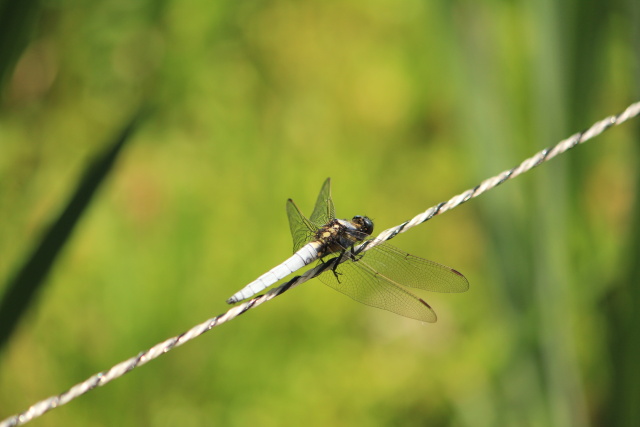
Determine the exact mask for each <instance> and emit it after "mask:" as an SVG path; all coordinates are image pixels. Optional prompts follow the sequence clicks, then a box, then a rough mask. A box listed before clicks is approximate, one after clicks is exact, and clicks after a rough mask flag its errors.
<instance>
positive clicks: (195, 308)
mask: <svg viewBox="0 0 640 427" xmlns="http://www.w3.org/2000/svg"><path fill="white" fill-rule="evenodd" d="M18 3H19V2H10V1H8V0H5V1H4V2H0V6H1V7H0V11H1V13H2V16H1V17H0V22H2V23H10V24H11V25H10V27H9V26H6V25H9V24H6V25H4V24H3V26H0V28H1V30H0V36H1V37H2V40H0V43H1V44H0V46H3V49H0V50H2V52H1V53H2V54H1V55H0V70H1V71H2V74H0V77H2V80H0V83H2V84H3V85H4V86H3V87H2V101H1V104H0V213H1V215H2V221H0V254H1V256H0V274H1V276H0V277H2V281H1V282H0V283H3V285H0V286H5V287H4V288H2V289H0V292H2V293H4V292H6V291H7V288H6V284H8V283H9V280H10V278H11V277H13V276H14V275H15V273H16V270H17V269H18V268H19V267H20V266H21V265H24V264H25V263H26V261H27V259H28V257H29V256H30V255H31V253H32V251H33V248H34V247H36V246H37V244H38V242H40V241H41V239H42V236H43V233H44V232H45V230H47V228H48V226H49V225H50V224H51V223H52V222H53V221H54V220H55V218H56V217H57V216H58V215H59V213H60V211H61V210H62V209H64V205H65V203H66V200H67V199H68V198H69V196H70V194H71V193H72V192H73V189H74V188H75V187H76V186H77V185H78V182H79V180H80V179H81V177H82V171H83V170H84V169H85V167H86V165H87V164H88V163H89V162H90V161H91V159H92V158H94V157H95V155H96V154H97V153H100V152H102V151H103V150H104V149H105V146H106V144H107V143H108V142H109V137H110V136H111V135H114V134H116V133H117V129H119V128H120V127H121V126H122V124H123V123H125V122H126V121H127V120H128V119H129V117H130V116H131V114H132V112H134V111H136V110H137V108H138V107H139V105H141V104H152V105H154V107H155V108H154V115H153V116H152V117H151V118H150V119H149V120H148V121H147V122H146V123H145V125H144V126H143V128H141V129H140V131H139V132H137V133H136V135H135V136H134V137H133V139H132V140H131V141H130V146H129V147H128V149H127V151H126V152H125V153H123V156H122V157H121V158H120V159H119V161H118V163H117V164H116V166H115V169H114V170H113V171H112V173H111V176H110V177H109V179H108V181H107V182H106V185H105V186H104V187H103V188H102V190H101V191H100V192H99V193H98V194H97V198H96V199H95V200H94V202H93V203H92V204H91V206H90V207H89V209H88V210H87V211H86V214H85V215H83V217H82V218H81V221H80V222H79V224H78V226H77V229H76V230H75V232H74V234H73V235H72V238H71V240H70V241H69V243H68V244H67V245H66V247H65V248H64V250H63V252H62V253H61V256H60V257H59V258H58V260H57V262H56V264H55V265H54V267H53V269H52V271H51V273H50V275H49V278H48V281H47V283H46V285H47V286H46V288H45V289H43V290H42V291H41V292H40V294H39V298H38V299H37V300H35V301H34V302H33V303H32V304H31V306H30V309H29V310H28V311H27V315H26V316H23V318H22V319H21V323H20V325H19V327H18V329H17V331H16V333H15V334H14V335H13V336H12V339H11V341H10V342H9V343H8V345H6V346H5V348H4V350H3V352H2V353H1V354H0V419H1V418H4V417H5V416H8V415H10V414H12V413H15V412H18V411H21V410H23V409H25V408H26V407H27V406H29V405H30V404H32V403H34V402H35V401H37V400H39V399H42V398H44V397H46V396H49V395H52V394H56V393H59V392H61V391H63V390H65V389H67V388H68V387H70V386H71V385H73V384H75V383H76V382H78V381H81V380H84V379H85V378H86V377H88V376H89V375H91V374H93V373H95V372H97V371H100V370H102V369H105V368H108V367H110V366H112V365H113V364H115V363H117V362H120V361H121V360H123V359H125V358H127V357H129V356H131V355H133V354H136V353H137V352H138V351H139V350H141V349H145V348H148V347H150V346H152V345H154V344H155V343H157V342H159V341H161V340H163V339H165V338H167V337H169V336H172V335H175V334H178V333H180V332H182V331H184V330H186V329H188V328H189V327H191V326H192V325H193V324H195V323H197V322H200V321H202V320H204V319H206V318H208V317H211V316H212V315H215V314H218V313H221V312H223V311H224V310H225V309H226V306H225V304H224V301H225V299H226V298H228V297H229V296H230V295H231V294H232V293H233V292H235V291H236V290H238V289H240V288H241V287H242V286H243V285H244V284H246V283H247V282H249V281H250V280H252V279H253V278H255V277H257V276H258V275H260V274H261V273H263V272H264V271H266V270H267V269H268V268H270V267H272V266H273V265H275V264H276V263H278V262H280V261H281V260H283V259H284V258H285V257H286V256H287V255H288V254H289V253H290V251H291V242H290V237H289V236H288V226H287V223H286V216H285V210H284V205H285V201H286V199H287V198H288V197H292V198H294V199H295V200H296V202H297V203H298V205H299V206H300V207H301V208H302V209H303V211H304V212H305V213H309V211H310V210H311V208H312V204H313V202H314V199H315V196H316V194H317V191H318V188H319V187H320V184H321V183H322V181H323V179H324V178H326V177H327V176H331V177H332V179H333V197H334V201H335V203H336V207H337V213H338V216H340V217H349V216H352V215H354V214H366V215H369V216H371V217H372V218H373V219H374V220H375V221H376V229H377V231H380V230H383V229H385V228H388V227H390V226H393V225H396V224H398V223H400V222H402V221H404V220H406V219H408V218H410V217H412V216H413V215H415V214H417V213H419V212H421V211H423V210H425V209H427V208H428V207H430V206H432V205H434V204H436V203H438V202H440V201H442V200H446V199H447V198H449V197H450V196H452V195H454V194H457V193H459V192H461V191H463V190H465V189H467V188H469V187H473V186H474V185H476V184H477V183H479V182H480V181H481V180H482V179H484V178H486V177H489V176H492V175H494V174H496V173H498V172H500V171H502V170H504V169H508V168H510V167H512V166H514V165H516V164H518V163H519V162H520V161H522V160H523V159H524V158H525V157H528V156H529V155H531V154H533V153H534V152H536V151H538V150H539V149H541V148H543V147H545V146H549V145H551V144H554V143H556V142H557V141H559V140H561V139H563V138H565V137H567V136H569V135H571V134H572V133H574V132H576V131H579V130H581V129H583V128H585V127H587V126H589V125H591V123H593V122H594V121H596V120H598V119H600V118H602V117H604V116H606V115H609V114H613V113H616V112H619V111H621V110H622V109H623V108H625V107H626V106H627V105H628V104H629V103H630V102H632V101H635V100H637V99H638V98H639V96H638V95H639V90H638V86H637V82H638V79H637V76H638V70H639V69H640V64H639V61H638V58H639V55H640V53H639V49H640V47H639V44H638V40H639V37H638V30H637V29H638V28H640V25H639V24H640V22H638V21H639V18H638V17H639V16H640V11H639V6H638V4H637V2H635V1H633V0H620V1H617V2H605V1H591V2H569V1H560V2H552V1H549V0H545V1H542V2H524V1H519V2H518V1H510V2H508V1H487V2H482V3H478V2H471V1H452V2H450V1H432V2H421V1H417V0H408V1H405V2H401V3H397V2H396V3H391V2H381V1H375V2H321V1H308V2H296V1H286V0H281V1H272V2H264V1H262V2H261V1H253V2H218V3H211V2H205V1H202V0H187V1H183V2H172V1H162V2H152V1H123V0H111V1H105V2H88V1H66V0H59V1H47V0H43V1H41V2H23V3H22V5H23V7H24V9H20V8H19V6H17V5H18ZM16 8H18V10H20V13H17V12H15V11H16ZM4 47H6V49H5V48H4ZM638 126H639V125H638V123H636V122H633V121H632V122H631V123H628V124H625V125H624V126H622V127H620V128H615V129H612V130H610V131H608V132H607V133H606V134H605V135H603V136H601V137H599V138H598V139H597V140H596V141H593V142H589V143H587V144H586V145H585V146H584V147H579V148H576V149H575V150H573V151H571V152H570V153H567V154H566V155H564V156H561V157H560V158H558V159H556V160H553V161H552V162H550V163H549V164H545V165H544V166H541V167H540V168H538V169H536V170H535V171H532V172H531V173H529V174H526V175H524V176H521V177H518V178H517V179H515V180H514V181H513V182H510V183H507V184H505V185H504V186H501V187H500V188H498V189H496V190H494V191H492V192H490V193H488V194H487V195H485V196H482V197H481V198H479V199H476V200H474V201H471V202H469V203H467V204H465V205H464V206H462V207H460V208H459V209H456V210H454V211H452V212H449V213H447V214H446V215H442V216H441V217H438V218H436V219H434V220H432V221H429V222H428V223H427V224H425V225H424V226H422V227H419V228H416V229H412V230H411V232H409V233H406V234H405V235H402V236H399V237H397V238H396V239H395V240H394V244H395V245H397V246H400V247H402V248H403V249H405V250H407V251H409V252H411V253H414V254H416V255H419V256H423V257H426V258H430V259H433V260H435V261H438V262H442V263H444V264H447V265H450V266H452V267H454V268H456V269H458V270H460V271H462V272H463V273H464V274H465V275H466V276H467V277H468V279H469V281H470V283H471V290H470V291H469V292H468V293H466V294H462V295H437V294H434V295H425V298H427V299H428V301H429V302H430V303H431V304H432V306H433V307H434V308H435V309H436V311H437V312H438V314H439V322H438V323H437V324H435V325H423V324H420V323H419V322H415V321H412V320H409V319H403V318H401V317H398V316H394V315H392V314H390V313H386V312H384V311H381V310H375V309H371V308H368V307H365V306H362V305H359V304H356V303H353V302H352V301H351V300H349V299H348V298H344V297H343V296H342V295H340V294H339V293H337V292H334V291H332V290H330V289H328V288H326V287H323V286H322V285H321V284H320V283H319V282H317V283H316V282H309V283H307V284H305V285H304V286H301V287H300V288H298V289H296V290H294V291H292V292H289V293H287V294H286V295H285V296H283V297H282V298H278V299H277V300H275V301H272V302H271V303H269V304H267V305H264V306H262V307H260V308H259V309H257V310H254V311H252V312H250V313H248V314H247V315H245V316H242V317H241V318H239V319H237V320H235V321H233V322H232V323H230V324H228V325H225V326H223V327H221V328H217V329H216V330H215V331H213V332H211V333H210V334H207V335H205V336H203V337H201V338H199V339H198V340H195V341H194V342H191V343H189V344H188V345H186V346H184V347H181V348H180V349H176V350H174V351H172V352H171V353H170V354H168V355H167V356H165V357H163V358H161V359H159V360H157V361H155V362H153V363H150V364H149V365H147V366H145V367H144V368H141V369H136V370H135V371H133V372H132V373H131V374H129V375H127V376H126V377H125V378H122V379H120V380H118V381H115V382H113V383H111V384H109V385H107V386H106V387H103V388H100V389H98V390H94V391H92V392H91V393H89V394H87V395H86V396H84V397H82V398H80V399H78V400H76V401H74V402H72V403H70V404H68V405H66V406H63V407H61V408H59V409H56V410H55V411H52V412H51V413H48V414H46V415H45V416H43V417H41V418H39V419H37V420H35V421H34V422H32V423H31V425H34V426H38V425H40V426H49V425H51V426H53V425H87V426H93V425H96V426H97V425H100V426H102V425H122V426H125V425H132V426H134V425H135V426H138V425H150V426H164V425H228V426H244V425H248V424H251V425H260V426H271V425H273V426H287V425H291V426H298V425H307V426H325V425H334V426H353V425H381V426H382V425H385V426H387V425H399V426H413V425H415V426H422V425H458V426H462V425H464V426H466V425H468V426H492V425H500V426H502V425H518V426H521V425H531V426H552V425H553V426H565V425H576V426H579V425H599V424H607V425H614V424H615V425H638V424H639V423H640V412H639V411H640V409H638V408H639V407H638V405H637V404H636V402H637V401H639V400H640V389H639V387H640V385H639V384H640V380H638V375H639V374H638V372H639V371H637V369H636V367H635V363H636V362H635V361H637V360H638V358H639V357H640V348H639V344H638V340H637V332H636V331H637V330H638V329H637V328H639V327H640V319H638V317H639V316H638V314H637V312H634V302H637V301H639V300H640V295H638V294H639V293H640V287H639V286H638V284H639V279H640V277H639V276H640V274H639V273H638V267H637V259H638V256H639V252H640V243H639V242H640V227H639V226H638V218H639V216H638V201H637V196H636V195H637V192H638V191H637V189H638V185H639V179H638V170H640V168H639V167H638V144H637V141H638ZM634 142H635V144H634ZM3 326H4V325H0V328H2V327H3Z"/></svg>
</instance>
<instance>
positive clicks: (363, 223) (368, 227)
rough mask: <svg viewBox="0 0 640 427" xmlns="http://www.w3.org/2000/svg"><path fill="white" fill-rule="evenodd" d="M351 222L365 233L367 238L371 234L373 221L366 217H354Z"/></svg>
mask: <svg viewBox="0 0 640 427" xmlns="http://www.w3.org/2000/svg"><path fill="white" fill-rule="evenodd" d="M351 222H352V223H353V224H354V225H356V226H357V227H358V229H359V230H360V231H361V232H363V233H365V234H366V235H367V236H368V235H370V234H371V233H373V221H371V220H370V219H369V217H367V216H362V215H356V216H354V217H353V219H352V220H351Z"/></svg>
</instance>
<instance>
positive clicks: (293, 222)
mask: <svg viewBox="0 0 640 427" xmlns="http://www.w3.org/2000/svg"><path fill="white" fill-rule="evenodd" d="M287 217H288V218H289V229H290V230H291V237H293V252H297V251H298V249H300V248H301V247H303V246H304V245H306V244H307V243H309V242H310V241H311V238H312V237H313V234H314V233H315V232H316V231H317V229H318V227H315V226H314V225H313V224H311V223H310V222H309V220H308V219H307V218H305V216H304V215H302V212H300V209H298V206H296V204H295V203H293V200H291V199H289V200H287Z"/></svg>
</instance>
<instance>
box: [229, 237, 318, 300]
mask: <svg viewBox="0 0 640 427" xmlns="http://www.w3.org/2000/svg"><path fill="white" fill-rule="evenodd" d="M320 246H321V243H319V242H310V243H307V244H306V245H304V246H303V247H301V248H300V249H299V250H298V251H297V252H296V253H294V254H293V255H291V257H289V259H287V260H286V261H284V262H283V263H281V264H280V265H278V266H276V267H274V268H272V269H271V270H269V271H267V272H266V273H264V274H263V275H262V276H260V277H258V278H257V279H256V280H254V281H253V282H251V283H249V284H248V285H247V286H245V287H244V288H242V289H241V290H239V291H238V292H236V293H235V294H233V296H232V297H231V298H229V299H228V300H227V303H228V304H234V303H236V302H238V301H242V300H244V299H247V298H250V297H252V296H254V295H255V294H257V293H258V292H261V291H263V290H264V289H266V288H268V287H269V286H271V285H273V284H274V283H276V282H277V281H278V280H280V279H283V278H285V277H287V276H288V275H289V274H291V273H293V272H294V271H297V270H299V269H301V268H302V267H304V266H305V265H309V264H310V263H312V262H313V261H315V260H316V259H318V249H319V248H320Z"/></svg>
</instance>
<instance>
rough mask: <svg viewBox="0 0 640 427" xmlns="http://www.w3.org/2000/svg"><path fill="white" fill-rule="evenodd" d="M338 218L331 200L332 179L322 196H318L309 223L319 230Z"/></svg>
mask: <svg viewBox="0 0 640 427" xmlns="http://www.w3.org/2000/svg"><path fill="white" fill-rule="evenodd" d="M335 217H336V213H335V208H334V207H333V200H331V178H327V179H326V181H325V182H324V184H322V188H321V189H320V194H318V200H316V205H315V207H314V208H313V213H312V214H311V216H310V217H309V221H311V223H312V224H313V225H315V226H316V229H317V228H320V227H322V226H323V225H325V224H326V223H328V222H329V221H330V220H332V219H334V218H335Z"/></svg>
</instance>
